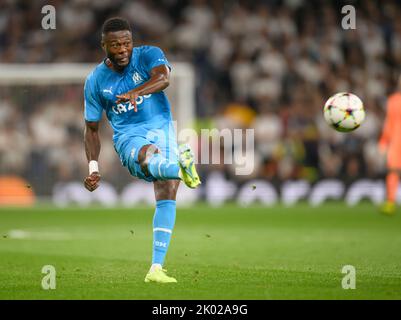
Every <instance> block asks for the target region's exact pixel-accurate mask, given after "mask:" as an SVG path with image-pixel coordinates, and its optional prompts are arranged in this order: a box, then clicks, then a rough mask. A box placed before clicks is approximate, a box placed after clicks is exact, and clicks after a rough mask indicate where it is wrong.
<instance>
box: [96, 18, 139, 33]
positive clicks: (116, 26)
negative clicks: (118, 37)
mask: <svg viewBox="0 0 401 320" xmlns="http://www.w3.org/2000/svg"><path fill="white" fill-rule="evenodd" d="M123 30H128V31H129V32H132V30H131V26H130V24H129V22H128V21H127V20H126V19H124V18H120V17H114V18H109V19H107V20H106V21H105V22H104V23H103V27H102V33H103V34H105V33H107V32H114V31H123Z"/></svg>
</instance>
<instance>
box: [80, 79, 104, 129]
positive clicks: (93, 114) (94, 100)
mask: <svg viewBox="0 0 401 320" xmlns="http://www.w3.org/2000/svg"><path fill="white" fill-rule="evenodd" d="M95 88H96V86H95V82H94V79H93V74H92V75H90V76H89V77H88V78H87V79H86V81H85V86H84V116H85V120H86V121H91V122H92V121H94V122H98V121H100V120H101V119H102V114H103V108H102V105H101V103H100V99H99V96H98V92H97V91H96V89H95Z"/></svg>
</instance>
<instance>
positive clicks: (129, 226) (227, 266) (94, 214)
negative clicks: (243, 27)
mask: <svg viewBox="0 0 401 320" xmlns="http://www.w3.org/2000/svg"><path fill="white" fill-rule="evenodd" d="M152 218H153V208H150V207H149V208H146V207H141V208H130V209H127V208H113V209H103V208H95V207H93V208H89V209H78V208H68V209H58V208H54V207H38V208H34V209H12V208H11V209H10V208H8V209H6V208H3V209H1V210H0V299H137V300H142V299H152V300H154V299H400V298H401V249H400V248H401V215H400V214H398V215H395V216H394V217H386V216H382V215H380V214H379V213H378V212H377V210H376V208H374V207H373V206H372V205H370V204H361V205H359V206H357V207H352V208H349V207H346V206H345V205H343V204H341V203H332V204H326V205H324V206H321V207H317V208H311V207H308V206H307V205H303V204H300V205H298V206H294V207H290V208H286V207H282V206H275V207H272V208H265V207H259V206H253V207H247V208H241V207H238V206H235V205H226V206H223V207H220V208H210V207H208V206H206V205H197V206H196V207H194V208H179V209H178V212H177V221H176V226H175V230H174V234H173V238H172V242H171V244H170V250H169V253H168V255H167V260H166V265H165V268H166V269H168V274H169V275H172V276H174V277H176V278H177V280H178V283H177V284H169V285H160V284H146V283H144V281H143V280H144V277H145V274H146V272H147V270H148V268H149V265H150V259H151V244H152ZM44 265H53V266H54V267H55V268H56V272H57V275H56V289H55V290H43V289H42V287H41V281H42V277H44V276H45V275H44V274H42V273H41V270H42V267H43V266H44ZM344 265H353V266H354V267H355V269H356V289H355V290H344V289H342V286H341V281H342V278H343V277H344V276H345V274H342V273H341V271H342V267H343V266H344Z"/></svg>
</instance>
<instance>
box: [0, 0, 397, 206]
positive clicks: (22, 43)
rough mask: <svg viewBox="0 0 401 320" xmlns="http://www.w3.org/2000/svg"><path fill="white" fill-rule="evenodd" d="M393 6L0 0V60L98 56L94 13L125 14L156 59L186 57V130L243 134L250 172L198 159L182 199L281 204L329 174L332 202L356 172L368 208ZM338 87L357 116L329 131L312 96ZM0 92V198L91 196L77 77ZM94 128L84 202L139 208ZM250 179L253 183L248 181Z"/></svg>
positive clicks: (392, 61) (392, 46)
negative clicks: (246, 133)
mask: <svg viewBox="0 0 401 320" xmlns="http://www.w3.org/2000/svg"><path fill="white" fill-rule="evenodd" d="M46 4H52V5H54V6H55V8H56V12H57V29H56V30H42V29H41V28H40V26H41V19H42V17H43V15H41V14H38V13H39V12H40V10H41V8H42V6H43V5H46ZM344 4H353V5H354V6H355V8H356V14H357V18H356V21H357V28H356V30H343V29H342V28H341V19H342V17H343V15H341V7H342V6H343V5H344ZM400 14H401V7H400V4H399V3H398V2H397V1H395V0H394V1H351V2H346V3H345V2H342V1H306V0H282V1H279V0H276V1H275V0H271V1H204V0H194V1H176V0H165V1H129V2H128V1H121V0H103V1H87V0H75V1H31V2H28V1H17V0H15V1H14V0H9V1H1V2H0V63H2V64H14V63H24V64H30V63H64V62H68V63H70V62H76V63H98V62H99V61H101V60H102V58H103V52H102V50H101V49H100V46H99V40H100V34H99V30H100V26H101V25H102V23H103V21H104V20H105V19H106V18H107V17H109V16H115V15H118V16H123V17H126V18H127V19H128V20H129V21H130V22H131V24H132V27H133V30H134V40H135V45H141V44H151V45H157V46H159V47H161V48H162V49H163V50H164V51H165V52H166V54H167V57H168V59H169V60H170V61H172V62H187V63H190V64H192V66H193V70H194V75H195V89H196V90H195V97H194V100H195V108H196V109H195V110H196V122H195V123H194V124H193V127H194V128H198V129H199V128H214V127H215V128H218V129H223V128H243V129H245V128H253V129H255V151H256V152H255V170H254V172H253V174H251V175H249V176H238V175H235V174H234V169H235V167H234V165H200V166H199V168H200V172H201V175H202V177H203V179H204V181H205V183H204V185H203V188H202V189H201V190H200V191H198V192H197V193H196V195H194V192H193V193H191V194H192V197H191V196H188V190H187V191H183V192H186V193H185V198H186V199H187V200H191V199H192V200H199V199H206V200H207V201H209V202H212V203H214V204H219V203H222V202H224V201H225V200H230V199H239V198H241V201H242V202H247V201H248V202H251V201H253V200H257V199H259V200H261V201H265V203H267V204H269V203H271V202H275V201H276V200H277V199H275V197H279V198H280V199H281V200H282V199H283V197H284V196H283V194H290V198H291V194H292V193H294V192H296V191H295V190H298V191H297V192H298V193H299V198H308V197H309V196H310V193H311V190H312V188H311V186H313V185H316V183H317V182H319V181H328V180H324V179H334V178H335V179H336V181H337V182H338V181H341V185H338V184H336V182H335V183H334V185H333V184H329V185H327V186H326V188H329V189H332V190H334V189H336V188H337V189H336V190H337V191H336V192H334V193H336V194H337V196H338V197H343V196H345V195H346V193H345V191H344V190H346V188H348V187H349V186H350V185H352V183H354V182H355V181H361V180H360V179H369V180H362V181H365V182H366V183H367V184H365V185H364V188H362V189H363V190H365V191H364V192H365V193H364V194H363V195H362V196H368V197H371V199H372V200H373V201H374V202H377V203H379V202H380V201H381V200H382V199H383V196H384V184H383V181H382V178H383V175H384V165H383V164H384V162H383V159H382V158H381V157H378V151H377V145H376V144H377V139H378V136H379V134H380V130H381V127H382V123H383V119H384V115H385V114H384V111H385V103H386V97H387V95H388V94H389V93H391V92H392V91H393V90H394V88H395V83H396V79H397V77H398V74H399V66H400V64H401V21H400V19H398V17H399V16H400ZM0 70H1V69H0ZM0 72H1V71H0ZM339 91H350V92H353V93H355V94H357V95H358V96H360V97H361V98H362V100H363V101H364V103H365V108H366V111H367V118H366V121H365V123H364V124H363V126H362V127H361V128H359V129H358V130H357V131H356V132H355V133H352V134H347V135H345V134H339V133H336V132H334V130H332V129H330V128H329V127H328V126H327V125H326V124H325V123H324V122H323V117H322V112H321V109H322V106H323V104H324V102H325V100H326V99H327V98H328V97H329V96H330V95H332V94H334V93H336V92H339ZM0 92H1V98H0V174H1V176H2V178H0V179H1V188H0V189H1V190H2V191H1V192H2V194H3V196H2V202H3V203H7V202H9V200H7V196H6V194H7V193H8V192H10V190H11V188H10V186H11V185H15V188H16V189H17V190H18V191H15V192H17V193H19V192H22V194H24V195H25V196H26V197H27V199H26V200H21V201H26V203H28V204H29V203H30V201H31V200H29V199H30V198H31V194H32V193H34V194H35V196H36V197H38V199H42V198H43V199H47V198H51V199H53V200H54V201H56V202H58V203H60V204H66V203H69V202H74V201H75V202H79V203H81V204H85V203H88V202H90V201H92V200H93V199H92V198H89V197H91V196H90V195H89V193H82V192H81V191H82V190H81V189H80V188H83V187H82V185H79V184H81V181H82V179H83V177H84V176H85V175H86V174H87V162H86V158H85V155H84V149H83V138H82V133H83V124H84V123H83V117H82V111H83V98H82V85H63V86H57V87H46V86H42V87H32V86H25V87H21V86H18V87H13V86H7V85H4V84H3V85H2V86H0ZM173 107H174V106H173ZM101 134H102V151H101V157H100V166H101V171H102V177H103V181H104V182H108V183H109V186H110V188H109V189H108V191H107V190H106V191H104V193H101V194H102V195H101V196H99V197H98V198H97V199H98V200H101V201H103V202H104V203H105V204H117V203H119V201H120V200H122V202H123V203H126V204H135V203H136V202H140V201H142V200H145V201H147V202H152V201H153V195H152V189H151V186H150V185H149V186H147V187H145V188H148V189H146V190H148V191H149V192H145V191H144V190H145V189H143V188H144V186H142V184H140V182H138V183H139V184H138V183H137V184H136V186H137V187H136V188H135V185H131V188H129V189H127V185H129V184H130V183H131V182H132V181H133V179H132V178H131V177H130V176H129V174H128V172H127V171H126V170H125V168H122V167H121V165H120V162H119V159H118V157H117V155H116V154H115V152H114V150H113V148H112V145H111V141H110V140H111V131H110V129H109V127H108V125H107V124H106V123H105V125H104V126H103V128H102V131H101ZM13 177H19V178H21V177H22V178H23V179H24V181H23V182H21V181H15V180H13V179H14V178H13ZM208 181H209V182H212V183H208ZM255 181H256V182H255ZM330 181H333V180H330ZM289 182H290V183H291V182H293V184H292V185H291V186H290V187H289V189H288V190H287V192H286V191H285V190H283V186H285V185H286V183H287V185H286V186H287V187H288V183H289ZM71 183H72V184H71ZM263 183H267V184H266V185H264V184H263ZM103 184H104V185H106V183H103ZM254 184H259V185H260V187H259V185H258V188H256V189H255V190H254V188H250V185H254ZM18 185H20V186H22V189H25V191H21V190H20V189H21V188H19V187H18ZM78 185H79V187H78ZM63 186H64V187H65V186H70V187H71V188H72V189H74V190H75V191H68V190H69V189H68V190H67V189H66V188H64V187H63ZM243 186H245V187H244V188H242V187H243ZM269 186H271V187H273V188H274V190H275V191H276V192H277V195H274V192H273V194H272V191H271V190H270V189H269ZM343 186H345V189H344V188H343ZM299 189H301V191H299ZM358 189H361V188H360V187H358ZM138 190H141V191H140V192H139V191H138ZM181 190H183V188H181ZM302 190H303V191H302ZM258 192H259V193H258ZM269 192H270V193H269ZM68 193H69V194H70V195H66V194H68ZM133 193H134V194H136V196H137V198H136V199H134V198H135V197H136V196H132V194H133ZM362 193H363V192H362ZM124 194H128V196H127V197H125V198H128V199H127V200H126V201H125V200H124V199H125V198H124ZM144 194H145V195H144ZM266 194H267V195H266ZM269 195H271V196H269ZM362 196H360V197H359V198H358V196H356V198H357V199H356V200H352V199H349V202H350V203H355V202H357V201H359V200H360V199H362ZM350 197H351V198H352V196H350ZM318 198H319V197H318ZM354 198H355V195H354ZM91 199H92V200H91ZM358 199H359V200H358ZM287 200H288V199H287ZM296 200H297V199H296ZM124 201H125V202H124ZM238 201H240V200H238ZM291 201H292V200H291V199H289V200H288V201H287V202H289V203H291ZM318 202H319V200H317V203H318Z"/></svg>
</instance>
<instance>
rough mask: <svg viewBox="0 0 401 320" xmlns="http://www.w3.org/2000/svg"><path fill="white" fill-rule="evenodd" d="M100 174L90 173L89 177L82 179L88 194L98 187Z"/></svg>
mask: <svg viewBox="0 0 401 320" xmlns="http://www.w3.org/2000/svg"><path fill="white" fill-rule="evenodd" d="M99 181H100V174H99V172H92V174H90V175H89V176H87V177H86V178H85V179H84V185H85V188H86V189H88V190H89V191H90V192H92V191H94V190H96V189H97V188H98V187H99Z"/></svg>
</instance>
